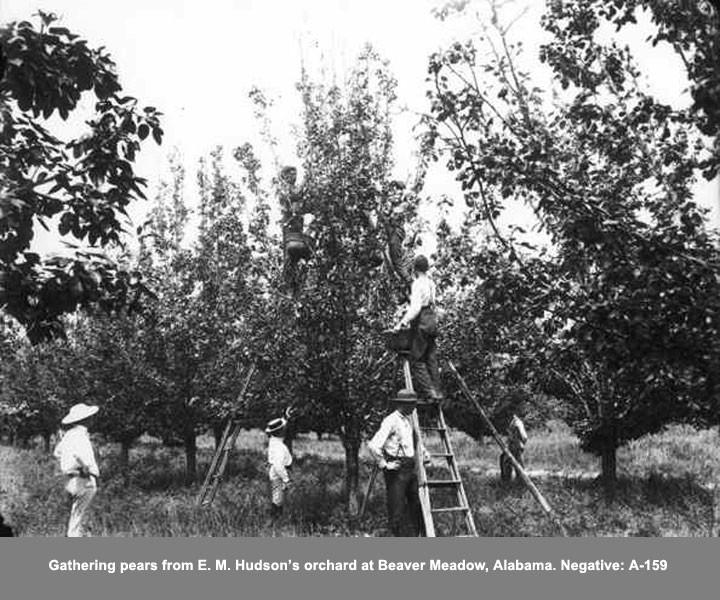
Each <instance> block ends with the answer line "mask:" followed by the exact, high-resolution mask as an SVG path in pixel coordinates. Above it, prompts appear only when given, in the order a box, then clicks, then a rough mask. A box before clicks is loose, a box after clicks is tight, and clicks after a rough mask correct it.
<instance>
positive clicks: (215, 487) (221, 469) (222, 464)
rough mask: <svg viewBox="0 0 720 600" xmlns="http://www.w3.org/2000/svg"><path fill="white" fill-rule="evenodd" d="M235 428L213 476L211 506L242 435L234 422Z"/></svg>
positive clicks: (209, 498) (209, 496)
mask: <svg viewBox="0 0 720 600" xmlns="http://www.w3.org/2000/svg"><path fill="white" fill-rule="evenodd" d="M233 427H234V430H233V433H232V435H231V436H230V440H229V441H228V442H227V443H226V444H225V446H224V448H223V452H222V457H221V460H220V465H219V466H218V468H217V471H216V473H215V475H214V476H213V480H212V487H211V488H210V493H209V494H208V498H207V500H206V504H210V503H211V502H212V501H213V500H214V499H215V494H216V492H217V490H218V487H219V486H220V482H221V481H222V478H223V475H224V474H225V469H226V468H227V464H228V460H229V458H230V451H231V450H232V449H233V448H234V447H235V441H236V440H237V437H238V434H239V433H240V429H241V428H240V424H239V423H238V422H237V421H235V422H233Z"/></svg>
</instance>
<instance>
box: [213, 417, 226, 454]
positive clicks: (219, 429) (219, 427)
mask: <svg viewBox="0 0 720 600" xmlns="http://www.w3.org/2000/svg"><path fill="white" fill-rule="evenodd" d="M212 431H213V437H214V438H215V450H217V449H218V448H219V447H220V442H222V436H223V433H225V424H223V423H217V424H216V425H213V428H212Z"/></svg>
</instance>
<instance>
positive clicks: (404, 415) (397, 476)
mask: <svg viewBox="0 0 720 600" xmlns="http://www.w3.org/2000/svg"><path fill="white" fill-rule="evenodd" d="M393 405H394V408H395V410H394V411H393V412H392V413H390V414H389V415H388V416H387V417H385V418H384V419H383V422H382V424H381V425H380V429H378V431H377V433H376V434H375V435H374V436H373V438H372V439H371V440H370V441H369V442H368V449H369V450H370V453H371V454H372V455H373V457H374V458H375V459H376V460H377V463H378V467H380V469H382V471H383V475H384V477H385V486H386V488H387V510H388V521H389V524H390V531H391V532H392V534H393V535H394V536H396V537H400V536H403V534H404V530H405V524H406V522H408V521H409V529H410V533H409V535H410V536H417V535H420V534H421V532H422V531H423V523H422V511H421V509H420V499H419V497H418V480H417V474H416V472H415V435H414V430H413V423H412V413H413V411H414V410H415V406H416V405H417V397H416V396H415V393H414V392H412V391H411V390H400V392H398V395H397V397H396V398H394V399H393Z"/></svg>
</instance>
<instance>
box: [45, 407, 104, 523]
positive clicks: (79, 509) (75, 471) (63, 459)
mask: <svg viewBox="0 0 720 600" xmlns="http://www.w3.org/2000/svg"><path fill="white" fill-rule="evenodd" d="M98 410H99V409H98V407H97V406H90V405H87V404H84V403H80V404H76V405H75V406H73V407H72V408H71V409H70V412H68V414H67V415H65V417H64V418H63V420H62V421H61V423H62V426H63V427H64V428H67V430H66V431H65V434H64V435H63V437H62V439H61V440H60V443H59V444H58V445H57V446H56V447H55V458H57V459H58V460H59V461H60V470H61V471H62V474H63V475H64V476H65V478H66V483H65V491H66V492H67V493H68V494H70V497H71V498H72V508H71V510H70V519H69V521H68V528H67V537H82V536H83V535H84V534H85V528H84V523H85V517H86V514H87V510H88V507H89V506H90V502H91V501H92V499H93V498H94V497H95V494H96V493H97V478H98V477H99V476H100V471H99V470H98V466H97V462H96V461H95V452H94V451H93V447H92V443H91V442H90V435H89V434H88V430H87V425H88V422H89V420H90V418H91V417H92V416H93V415H94V414H95V413H97V412H98Z"/></svg>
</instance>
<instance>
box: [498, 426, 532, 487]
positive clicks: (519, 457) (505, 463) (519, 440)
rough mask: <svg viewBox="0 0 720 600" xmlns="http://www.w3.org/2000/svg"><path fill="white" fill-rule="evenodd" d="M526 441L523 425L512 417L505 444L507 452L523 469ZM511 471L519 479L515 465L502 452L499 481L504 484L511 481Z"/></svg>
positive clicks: (526, 436)
mask: <svg viewBox="0 0 720 600" xmlns="http://www.w3.org/2000/svg"><path fill="white" fill-rule="evenodd" d="M527 441H528V435H527V432H526V431H525V424H524V423H523V422H522V419H520V417H518V416H517V415H513V416H512V419H511V420H510V424H509V425H508V428H507V440H506V444H507V447H508V450H509V451H510V452H511V453H512V455H513V456H514V457H515V460H516V461H518V463H520V466H521V467H523V468H525V462H524V459H523V453H524V452H525V445H526V444H527ZM513 471H514V472H515V476H516V477H517V478H519V477H520V473H519V472H518V470H517V469H516V468H515V465H513V463H512V461H511V460H510V457H509V456H508V455H507V454H506V453H505V452H503V453H502V454H501V455H500V479H501V480H502V481H504V482H509V481H511V480H512V475H513Z"/></svg>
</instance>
